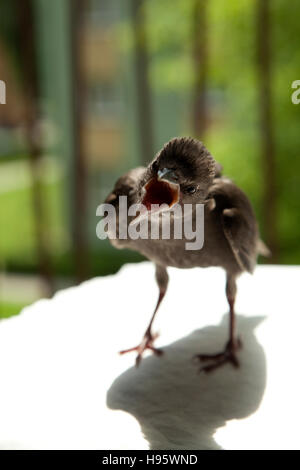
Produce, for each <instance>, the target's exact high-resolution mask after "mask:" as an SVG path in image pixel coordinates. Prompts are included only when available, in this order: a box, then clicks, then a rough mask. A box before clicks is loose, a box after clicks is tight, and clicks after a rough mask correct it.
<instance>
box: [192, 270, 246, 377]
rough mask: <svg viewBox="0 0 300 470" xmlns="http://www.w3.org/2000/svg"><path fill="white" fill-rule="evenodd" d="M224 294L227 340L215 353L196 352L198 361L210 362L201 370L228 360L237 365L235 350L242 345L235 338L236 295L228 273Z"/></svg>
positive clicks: (215, 367)
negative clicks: (227, 326) (226, 301)
mask: <svg viewBox="0 0 300 470" xmlns="http://www.w3.org/2000/svg"><path fill="white" fill-rule="evenodd" d="M226 296H227V300H228V304H229V309H230V310H229V340H228V341H227V343H226V345H225V348H224V350H223V351H221V352H220V353H217V354H197V355H196V356H195V358H196V359H199V360H200V361H211V363H210V364H207V365H206V366H203V367H201V369H200V370H201V371H204V372H211V371H213V370H214V369H217V368H218V367H220V366H222V365H224V364H226V363H228V362H230V363H231V364H232V365H233V366H234V367H239V365H240V364H239V360H238V358H237V356H236V352H237V351H238V350H239V349H240V348H241V347H242V343H241V340H240V339H239V338H235V312H234V302H235V297H236V282H235V277H233V276H230V275H228V276H227V283H226Z"/></svg>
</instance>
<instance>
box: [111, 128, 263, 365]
mask: <svg viewBox="0 0 300 470" xmlns="http://www.w3.org/2000/svg"><path fill="white" fill-rule="evenodd" d="M221 171H222V167H221V165H219V164H218V163H217V162H216V161H215V160H214V158H213V157H212V155H211V154H210V153H209V151H208V150H207V149H206V147H205V146H204V145H203V143H202V142H199V141H198V140H196V139H193V138H190V137H183V138H174V139H172V140H171V141H169V142H168V143H167V144H165V145H164V147H163V148H162V149H161V150H160V151H159V152H158V153H157V155H156V156H155V158H154V160H153V161H152V162H151V163H150V164H149V165H148V167H147V168H144V167H139V168H135V169H133V170H131V171H129V172H128V173H126V174H125V175H123V176H122V177H121V178H119V180H118V181H117V182H116V185H115V187H114V189H113V191H112V193H110V194H109V196H108V197H107V198H106V201H105V202H106V203H111V204H113V205H114V207H115V208H116V209H118V208H119V196H127V197H128V204H129V205H131V204H135V203H139V204H140V203H141V204H143V206H144V207H145V208H146V211H145V212H147V214H146V215H149V214H151V213H152V212H154V209H153V207H157V206H153V204H156V205H162V204H167V207H168V208H170V209H171V208H174V206H175V205H176V204H179V205H180V206H182V207H183V206H184V205H185V204H191V205H192V206H191V207H193V208H195V207H196V204H203V205H204V245H203V247H202V248H201V249H199V250H186V242H187V240H186V239H185V237H184V236H183V237H182V238H181V239H175V238H174V237H173V238H172V237H171V238H170V239H163V238H162V236H161V234H160V236H159V237H158V239H151V238H148V239H141V238H139V239H136V240H133V239H130V238H127V239H120V238H119V237H118V233H119V232H118V231H117V233H116V238H115V239H113V238H112V237H110V241H111V243H112V244H113V245H114V246H116V247H117V248H123V247H126V248H130V249H133V250H136V251H138V252H140V253H142V254H143V255H144V256H146V257H147V258H148V259H149V260H151V261H153V262H154V263H155V266H156V281H157V284H158V287H159V297H158V301H157V304H156V307H155V310H154V313H153V315H152V317H151V320H150V323H149V325H148V327H147V329H146V332H145V334H144V337H143V339H142V341H141V343H140V344H139V345H138V346H136V347H133V348H130V349H127V350H124V351H121V354H124V353H127V352H130V351H136V352H137V357H136V365H138V364H139V362H140V361H141V358H142V355H143V353H144V351H145V350H146V349H149V350H151V351H152V352H154V353H155V354H157V355H161V354H162V352H163V351H162V350H161V349H157V348H155V347H154V340H155V338H156V335H155V334H153V332H152V324H153V321H154V318H155V315H156V313H157V310H158V308H159V305H160V303H161V301H162V300H163V298H164V296H165V294H166V291H167V286H168V273H167V267H168V266H173V267H176V268H193V267H197V266H199V267H209V266H220V267H222V268H223V269H225V271H226V277H227V279H226V296H227V300H228V304H229V310H230V316H229V321H230V325H229V339H228V341H227V343H226V345H225V348H224V350H223V351H221V352H220V353H217V354H213V355H208V354H197V355H196V356H195V358H196V359H197V360H199V361H207V363H206V365H204V367H202V368H201V370H204V371H206V372H209V371H211V370H213V369H215V368H217V367H219V366H221V365H223V364H225V363H227V362H230V363H231V364H232V365H233V366H235V367H238V366H239V360H238V358H237V351H238V349H240V347H241V341H240V340H239V339H238V338H237V336H236V332H235V314H234V303H235V298H236V290H237V288H236V279H237V277H238V276H239V275H240V274H241V273H242V272H243V271H248V272H250V273H252V272H253V270H254V267H255V264H256V258H257V255H258V254H264V255H267V254H268V249H267V247H266V246H265V245H264V244H263V242H262V241H261V240H260V239H259V233H258V227H257V222H256V218H255V215H254V212H253V209H252V206H251V204H250V202H249V200H248V198H247V197H246V195H245V194H244V193H243V191H242V190H241V189H239V188H238V187H237V186H236V185H235V184H234V183H233V182H232V181H231V180H229V179H228V178H225V177H223V176H222V175H221ZM155 210H156V211H157V209H155ZM117 212H118V211H117ZM144 216H145V214H143V213H141V215H140V216H138V217H134V216H132V217H130V218H129V219H128V221H127V220H126V224H128V225H129V224H130V223H137V222H138V221H140V219H142V218H143V217H144ZM159 217H161V216H159ZM190 217H192V218H193V221H194V218H195V211H194V210H193V211H192V213H191V216H190ZM171 220H172V217H171ZM149 223H150V222H149ZM173 223H174V220H173Z"/></svg>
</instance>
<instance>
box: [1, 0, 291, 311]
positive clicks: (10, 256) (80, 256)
mask: <svg viewBox="0 0 300 470" xmlns="http://www.w3.org/2000/svg"><path fill="white" fill-rule="evenodd" d="M0 12H1V14H0V80H2V81H4V82H5V84H6V104H0V317H7V316H10V315H12V314H15V313H18V312H19V311H20V308H21V307H22V306H24V305H26V304H28V303H30V302H32V301H33V300H35V299H37V298H39V297H42V296H45V295H46V296H47V295H51V294H52V293H53V292H55V291H56V290H57V289H60V288H62V287H64V286H68V285H72V284H74V283H76V282H80V281H82V280H84V279H87V278H90V277H92V276H96V275H106V274H109V273H113V272H116V271H117V270H118V269H119V267H120V266H121V265H122V264H123V263H125V262H132V261H139V260H141V259H142V258H141V257H140V256H139V255H138V254H135V253H133V252H129V251H126V250H122V251H118V250H114V249H113V248H112V247H111V246H110V245H109V243H108V242H106V241H100V240H98V239H97V238H96V233H95V229H96V225H97V222H98V220H97V218H96V207H97V206H98V205H99V204H100V203H101V202H103V200H104V198H105V196H106V195H107V193H108V192H109V191H110V190H111V188H112V185H113V183H114V181H115V180H116V178H117V177H118V176H119V175H120V174H122V172H124V171H126V170H127V169H129V168H132V167H134V166H138V165H140V164H144V163H146V162H148V161H149V160H150V159H151V158H152V157H153V155H154V154H155V152H157V151H158V150H159V149H160V147H161V146H162V145H163V144H164V143H165V142H166V141H168V140H169V139H170V138H172V137H174V136H180V135H191V136H194V137H197V138H200V139H201V140H203V141H204V142H205V144H206V146H207V147H208V148H209V149H210V151H211V153H212V154H213V155H214V157H215V158H216V159H217V161H219V162H220V163H221V164H222V165H223V167H224V173H225V174H227V175H228V176H230V177H231V178H232V179H233V180H234V181H235V182H236V183H237V184H238V185H240V186H241V188H242V189H243V190H244V191H245V192H246V193H247V194H248V195H249V197H250V199H251V201H252V203H253V205H254V207H255V210H256V214H257V216H258V219H259V224H260V230H261V233H262V238H263V239H264V241H265V242H266V243H267V244H268V246H269V247H270V248H271V250H272V253H273V256H272V258H271V260H269V262H272V263H280V264H299V262H300V247H299V238H300V224H299V212H300V210H299V209H300V180H299V172H300V159H299V150H298V149H299V144H300V131H299V117H300V105H298V106H297V105H295V104H293V103H292V101H291V95H292V92H293V89H292V88H291V85H292V82H293V81H294V80H297V79H300V70H299V66H300V48H299V39H300V22H299V13H300V4H299V2H297V1H291V2H286V1H284V0H255V1H254V0H232V1H230V2H228V1H226V0H209V1H208V0H206V1H205V0H164V1H159V0H51V1H49V0H22V2H20V1H17V0H0ZM298 170H299V171H298ZM264 262H265V260H264Z"/></svg>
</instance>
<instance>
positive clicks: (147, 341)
mask: <svg viewBox="0 0 300 470" xmlns="http://www.w3.org/2000/svg"><path fill="white" fill-rule="evenodd" d="M157 337H158V334H157V333H156V334H152V333H151V332H150V331H148V330H147V331H146V333H145V335H144V337H143V339H142V341H141V344H139V345H138V346H135V347H133V348H129V349H124V350H123V351H120V354H126V353H128V352H132V351H136V352H137V353H138V354H137V356H136V359H135V365H136V367H138V365H139V363H140V362H141V360H142V357H143V353H144V352H145V351H146V349H150V351H152V352H153V353H154V354H156V355H157V356H161V355H162V354H163V351H162V350H161V349H157V348H155V347H154V346H153V343H154V341H155V340H156V338H157Z"/></svg>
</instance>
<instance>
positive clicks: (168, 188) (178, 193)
mask: <svg viewBox="0 0 300 470" xmlns="http://www.w3.org/2000/svg"><path fill="white" fill-rule="evenodd" d="M215 172H216V162H215V160H214V158H213V157H212V155H211V154H210V153H209V151H208V150H207V149H206V147H205V146H204V145H203V144H202V142H199V141H198V140H196V139H193V138H191V137H182V138H174V139H172V140H170V141H169V142H168V143H167V144H165V145H164V147H163V148H162V149H161V150H160V151H159V152H158V153H157V154H156V156H155V158H154V160H153V161H152V162H151V163H150V164H149V166H148V168H147V171H146V172H145V174H144V177H143V178H142V180H141V182H140V199H141V203H142V204H143V205H144V206H145V207H146V208H147V211H148V212H152V211H151V205H153V204H156V205H158V204H159V205H162V204H164V205H165V208H172V207H173V206H174V205H175V204H181V205H183V204H194V203H203V202H204V201H205V199H206V197H207V194H208V191H209V187H210V186H211V184H212V182H213V179H214V176H215ZM165 210H166V209H165Z"/></svg>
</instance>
